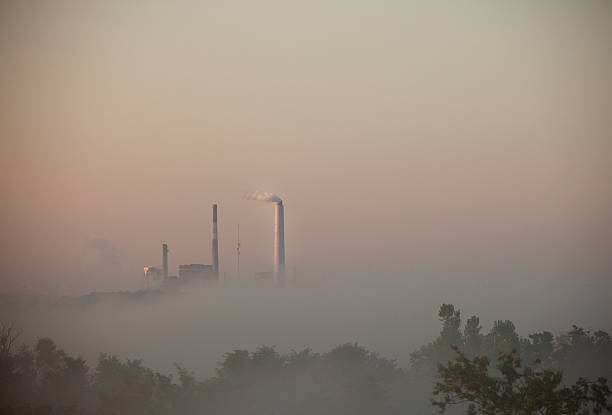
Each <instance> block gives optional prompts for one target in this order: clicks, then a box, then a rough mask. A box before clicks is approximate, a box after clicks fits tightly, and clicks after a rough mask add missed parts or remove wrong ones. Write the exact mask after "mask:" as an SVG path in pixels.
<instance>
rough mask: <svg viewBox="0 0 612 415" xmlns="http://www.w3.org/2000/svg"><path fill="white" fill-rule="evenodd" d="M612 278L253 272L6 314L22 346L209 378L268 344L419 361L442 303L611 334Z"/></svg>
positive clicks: (56, 301) (522, 327)
mask: <svg viewBox="0 0 612 415" xmlns="http://www.w3.org/2000/svg"><path fill="white" fill-rule="evenodd" d="M441 275H446V276H441ZM565 280H566V281H567V280H568V279H565ZM604 285H605V283H603V282H599V283H597V284H590V285H589V284H584V283H580V284H578V283H576V284H574V285H572V284H571V283H567V284H566V285H559V284H556V285H555V284H553V283H552V282H551V281H549V280H546V279H536V278H534V279H528V278H524V279H523V280H520V281H518V280H517V279H516V278H514V279H512V278H501V277H500V276H497V277H496V278H480V279H474V278H469V279H468V278H464V277H463V276H461V275H453V274H452V273H446V274H440V273H435V272H423V271H420V272H415V271H405V272H398V271H380V270H378V271H377V270H370V271H369V272H363V271H361V272H359V271H356V272H348V271H346V272H331V271H328V272H311V273H299V274H298V275H297V277H295V276H290V277H289V281H288V282H287V284H286V285H285V286H283V287H278V286H275V285H273V284H271V283H269V282H265V281H260V282H256V281H252V280H249V279H247V278H244V279H243V280H241V281H236V280H226V281H223V282H222V283H220V284H216V285H198V284H195V285H190V286H181V287H180V288H179V289H178V290H176V291H173V292H166V291H157V290H152V291H148V292H145V291H141V292H131V293H128V292H117V293H92V294H89V295H86V296H80V297H43V296H35V295H8V294H6V295H3V296H2V302H1V303H0V320H2V321H9V322H12V323H13V324H14V325H15V326H16V327H17V328H18V329H19V330H20V331H21V333H22V334H21V337H20V341H21V342H24V343H27V344H33V343H34V342H35V341H36V339H37V338H41V337H50V338H52V339H54V341H55V342H57V344H58V346H59V347H61V348H63V349H65V350H66V351H67V352H69V353H71V354H75V355H79V356H83V357H84V358H85V359H86V360H87V361H88V362H89V363H90V364H92V365H93V364H95V361H96V359H97V357H98V355H99V353H101V352H106V353H111V354H116V355H117V356H119V357H120V358H139V359H143V364H145V365H147V366H148V367H151V368H152V369H154V370H158V371H161V372H165V373H167V372H172V371H173V370H174V364H175V363H176V364H180V365H182V366H184V367H187V368H189V369H190V370H194V371H195V373H196V376H198V377H199V378H206V377H209V376H212V375H213V374H214V369H215V368H216V367H217V363H218V362H219V361H220V360H221V359H222V358H223V355H224V354H225V353H227V352H230V351H232V350H236V349H244V350H254V349H256V348H257V347H259V346H261V345H268V346H273V347H275V348H276V349H277V350H278V351H279V352H281V353H287V352H290V351H291V350H302V349H303V348H305V347H309V348H311V349H312V350H314V351H315V352H317V351H318V352H323V351H327V350H330V349H331V348H333V347H335V346H337V345H339V344H343V343H346V342H357V343H359V344H360V345H362V346H364V347H366V348H367V349H369V350H374V351H376V352H377V353H379V354H380V355H381V356H384V357H386V358H390V359H396V360H397V361H398V363H399V365H400V366H401V367H407V366H408V365H409V362H410V353H411V352H414V351H415V350H416V349H417V348H418V347H419V346H421V345H423V344H426V343H427V342H429V341H431V340H433V339H434V338H435V337H436V336H437V334H438V333H439V321H438V316H437V312H438V308H439V306H440V304H442V303H452V304H455V305H456V306H457V307H459V308H460V309H461V311H462V316H463V317H464V318H467V317H469V316H470V315H473V314H476V315H478V316H479V317H480V321H481V324H482V325H483V326H484V327H485V328H489V327H491V325H492V324H493V322H494V321H495V320H498V319H504V320H505V319H508V320H511V321H513V322H514V324H515V325H516V327H517V330H518V332H519V333H520V334H521V335H523V336H526V335H527V334H529V333H532V332H535V331H538V330H544V329H545V330H552V331H553V332H554V333H555V334H559V333H561V332H563V331H567V330H569V329H571V326H572V324H576V325H579V326H582V327H586V328H590V327H596V328H602V329H606V330H607V329H608V328H609V327H611V326H612V320H611V319H610V315H612V313H610V311H611V310H610V305H609V302H608V298H607V294H606V293H609V292H610V291H609V289H610V287H607V286H604ZM608 285H609V284H608Z"/></svg>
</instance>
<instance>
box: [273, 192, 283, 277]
mask: <svg viewBox="0 0 612 415" xmlns="http://www.w3.org/2000/svg"><path fill="white" fill-rule="evenodd" d="M274 280H275V281H276V282H277V283H278V284H283V283H284V282H285V208H284V206H283V202H282V201H280V202H277V203H276V206H275V215H274Z"/></svg>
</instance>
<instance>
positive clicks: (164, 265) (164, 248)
mask: <svg viewBox="0 0 612 415" xmlns="http://www.w3.org/2000/svg"><path fill="white" fill-rule="evenodd" d="M162 270H163V273H164V279H165V280H166V279H168V244H163V245H162Z"/></svg>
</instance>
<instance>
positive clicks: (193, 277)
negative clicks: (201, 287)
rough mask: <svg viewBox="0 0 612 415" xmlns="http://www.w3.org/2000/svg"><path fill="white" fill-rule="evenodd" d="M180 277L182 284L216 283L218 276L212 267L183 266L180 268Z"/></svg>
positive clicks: (203, 265)
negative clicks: (194, 282) (195, 282)
mask: <svg viewBox="0 0 612 415" xmlns="http://www.w3.org/2000/svg"><path fill="white" fill-rule="evenodd" d="M178 277H179V280H180V281H181V282H193V281H216V280H217V276H216V275H215V272H214V267H213V266H212V265H205V264H182V265H179V268H178Z"/></svg>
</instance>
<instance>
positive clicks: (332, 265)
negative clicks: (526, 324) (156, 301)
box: [0, 0, 612, 308]
mask: <svg viewBox="0 0 612 415" xmlns="http://www.w3.org/2000/svg"><path fill="white" fill-rule="evenodd" d="M611 23H612V5H611V4H610V3H609V2H605V1H601V2H598V1H594V2H589V3H588V4H587V3H578V2H562V1H559V2H537V3H534V2H466V3H462V4H458V3H457V2H453V1H439V2H406V1H380V2H366V1H350V2H349V1H331V2H330V1H318V0H315V1H310V2H293V1H259V2H232V1H179V2H171V3H170V2H163V1H146V2H145V1H130V2H124V1H92V2H78V1H62V0H59V1H54V2H46V1H31V2H23V1H3V2H2V3H1V4H0V91H2V93H1V94H0V191H1V193H2V204H1V205H0V232H1V235H2V238H0V264H1V271H0V291H21V292H41V293H51V294H76V293H85V292H89V291H92V290H127V289H130V290H134V289H139V288H142V287H143V286H144V281H143V275H142V267H143V266H145V265H159V264H160V263H161V243H162V241H165V242H167V243H168V244H169V247H170V272H171V274H172V273H176V267H177V265H178V264H182V263H209V262H210V244H211V242H210V234H211V204H212V203H219V221H220V222H219V237H220V263H221V273H222V275H225V277H227V278H230V277H232V276H233V275H234V274H235V272H236V266H235V262H236V255H235V244H236V230H237V225H238V224H240V238H241V245H242V255H241V270H242V274H243V275H244V276H249V275H252V273H253V272H255V271H266V270H269V269H271V263H272V242H273V221H274V218H273V207H272V206H271V205H266V204H262V203H257V202H254V201H248V200H244V199H242V195H244V194H245V193H246V192H250V191H254V190H261V191H268V192H273V193H276V194H278V195H280V196H281V197H282V198H283V200H284V201H285V220H286V225H285V235H286V255H287V264H288V267H289V269H290V270H293V272H294V273H295V274H296V275H298V278H299V275H300V273H302V272H304V273H306V272H308V273H311V272H321V273H325V272H328V273H330V275H333V271H334V270H343V272H345V271H346V272H348V271H350V270H359V272H364V270H365V271H367V270H370V271H371V272H372V275H375V274H376V273H377V272H382V271H380V270H385V272H390V273H395V274H399V275H404V278H406V279H409V278H411V275H412V274H411V273H423V272H429V273H431V274H432V275H442V276H443V278H445V280H450V279H453V280H454V281H456V282H457V283H462V282H465V283H466V284H468V283H469V284H475V283H478V284H479V283H482V282H483V281H489V282H491V281H492V283H495V282H496V281H502V282H503V281H505V282H508V281H511V282H513V283H515V284H516V287H517V290H518V291H520V290H521V289H528V288H529V284H530V281H533V280H534V279H540V280H541V281H543V284H549V285H550V286H554V285H555V284H556V285H559V284H560V285H567V284H569V285H567V286H568V287H575V286H579V285H580V286H583V285H586V286H589V287H591V289H592V291H593V292H601V291H602V290H607V289H609V288H610V285H611V283H610V279H611V278H610V275H612V260H611V259H610V258H611V255H610V253H611V251H612V249H611V248H612V226H611V224H612V186H610V177H612V136H611V131H612V117H611V116H610V109H611V108H612V76H611V75H610V74H612V48H611V47H610V42H609V39H612V24H611ZM304 275H305V274H304ZM441 278H442V277H441ZM568 292H569V291H568ZM583 300H585V301H586V300H588V298H586V299H585V298H583ZM434 308H435V307H434Z"/></svg>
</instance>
